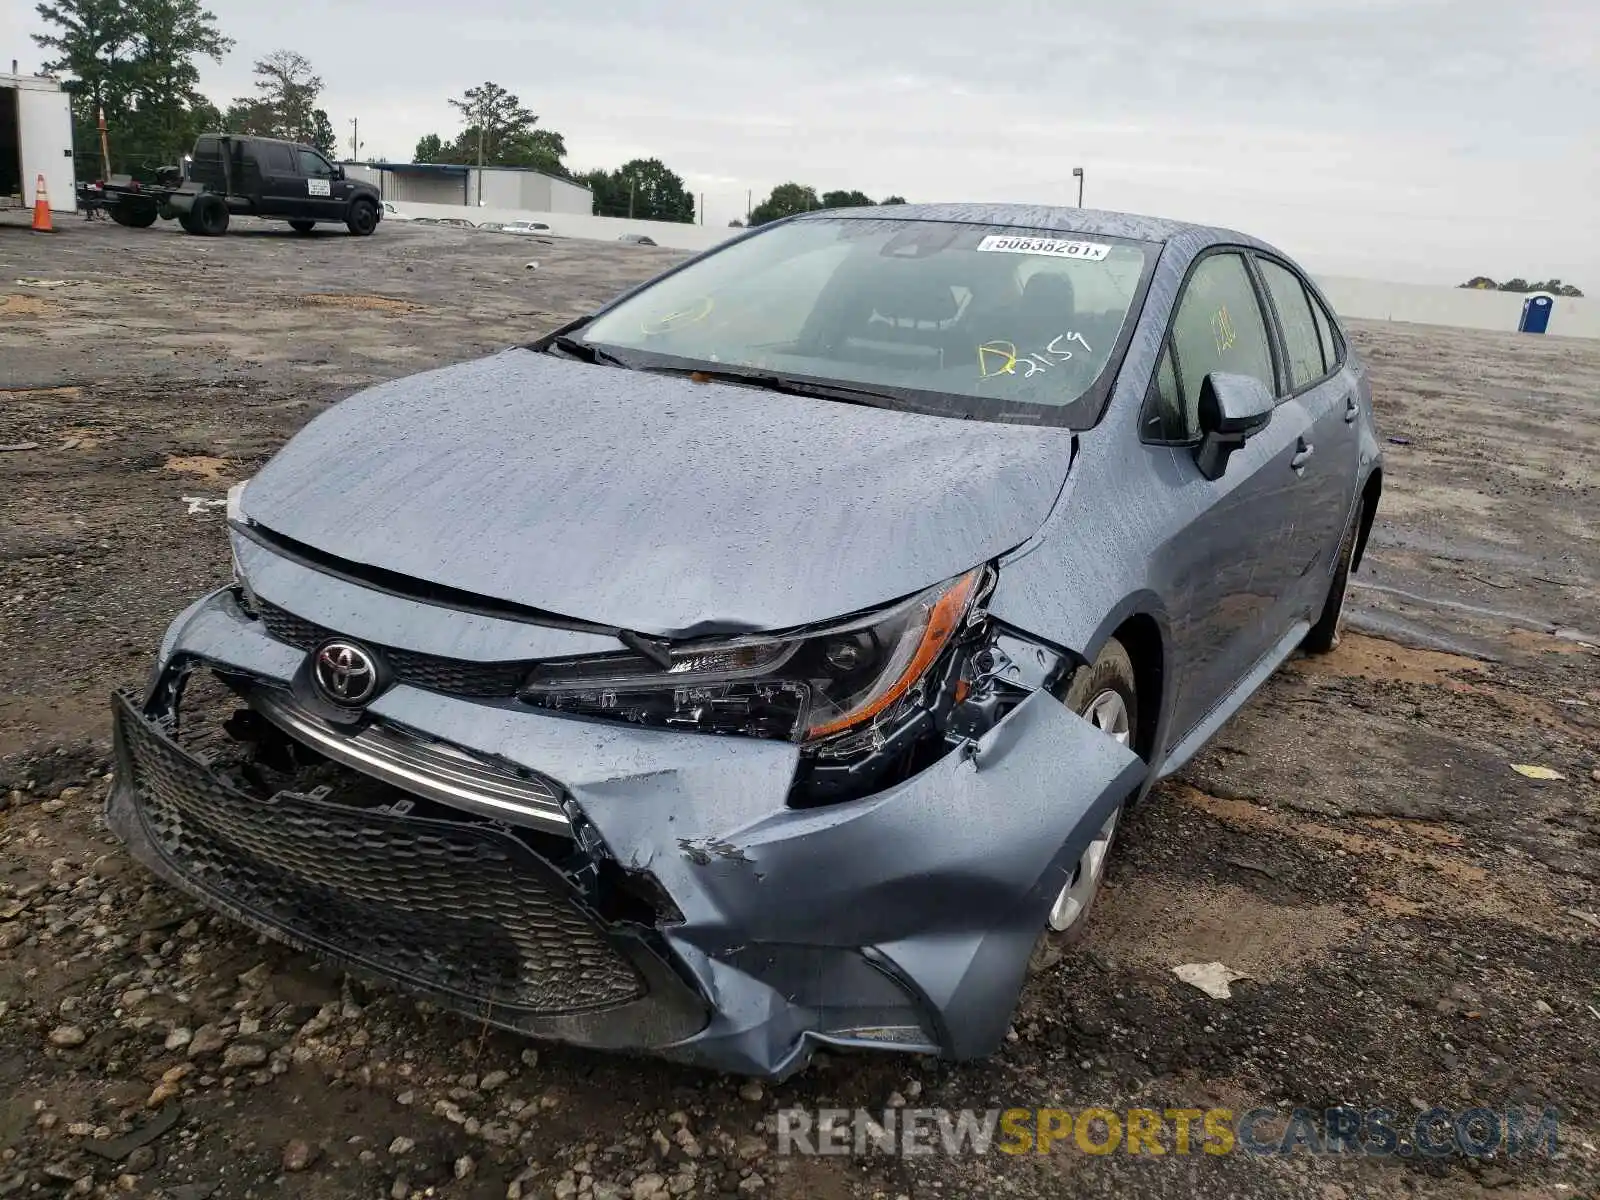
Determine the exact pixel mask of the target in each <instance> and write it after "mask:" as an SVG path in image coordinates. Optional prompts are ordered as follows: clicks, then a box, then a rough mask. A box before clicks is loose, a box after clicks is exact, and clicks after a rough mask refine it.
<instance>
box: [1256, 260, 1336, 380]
mask: <svg viewBox="0 0 1600 1200" xmlns="http://www.w3.org/2000/svg"><path fill="white" fill-rule="evenodd" d="M1256 261H1257V262H1258V263H1259V264H1260V265H1261V277H1262V278H1263V279H1264V280H1266V284H1267V294H1268V295H1270V296H1271V297H1272V307H1273V308H1275V309H1277V310H1278V323H1279V324H1280V325H1282V326H1283V345H1284V349H1285V350H1286V351H1287V352H1288V355H1289V382H1290V389H1291V390H1292V391H1296V392H1297V391H1299V390H1300V389H1301V388H1303V387H1306V386H1307V385H1309V384H1312V383H1315V382H1316V381H1317V380H1319V379H1321V378H1322V377H1323V376H1324V375H1326V374H1327V373H1328V366H1327V363H1326V362H1325V361H1324V359H1323V353H1322V337H1321V335H1320V334H1318V333H1317V322H1316V318H1315V317H1313V316H1312V315H1311V301H1310V300H1309V299H1307V298H1306V289H1305V285H1304V284H1302V283H1301V282H1300V277H1299V276H1298V275H1296V274H1295V273H1294V272H1293V271H1291V270H1289V269H1288V268H1287V267H1285V266H1284V265H1283V264H1282V263H1275V262H1273V261H1272V260H1271V259H1268V258H1260V259H1257V260H1256Z"/></svg>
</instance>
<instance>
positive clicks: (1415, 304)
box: [404, 180, 1600, 338]
mask: <svg viewBox="0 0 1600 1200" xmlns="http://www.w3.org/2000/svg"><path fill="white" fill-rule="evenodd" d="M553 182H554V183H555V184H556V186H557V187H559V186H561V184H560V181H559V180H557V181H553ZM573 190H575V191H580V192H582V193H583V195H584V196H585V197H587V196H588V195H589V193H588V192H587V190H585V189H581V188H578V189H573ZM404 208H405V211H406V213H408V214H409V215H411V216H414V217H465V218H466V219H467V220H469V221H472V222H474V223H477V222H482V221H498V222H500V223H501V224H504V223H505V222H507V221H543V222H544V223H545V224H547V225H549V226H550V229H551V232H552V233H554V234H556V235H558V236H560V237H572V238H592V239H595V240H598V241H603V242H614V241H616V240H617V239H618V238H619V237H621V236H622V235H623V234H625V233H643V234H648V235H649V236H650V237H652V238H654V239H655V240H656V242H657V243H659V244H660V245H662V246H670V247H672V248H674V249H677V250H692V251H700V250H709V249H710V248H711V247H712V246H715V245H718V244H719V243H721V242H725V241H727V240H728V239H729V238H731V237H736V236H738V235H739V234H741V233H743V232H744V231H743V230H741V229H730V228H727V227H726V226H709V225H681V224H678V223H676V222H670V221H630V220H627V219H626V218H623V217H596V216H590V215H588V209H587V208H585V209H584V210H583V211H582V212H581V213H579V212H560V211H552V210H550V209H510V208H506V209H499V208H493V209H492V208H487V207H486V208H482V209H474V208H463V207H461V206H459V205H456V206H442V205H429V204H407V205H405V206H404ZM1315 278H1316V281H1317V285H1318V286H1319V287H1320V288H1322V290H1323V292H1324V293H1325V294H1326V295H1327V297H1328V299H1329V300H1330V301H1331V302H1332V304H1333V307H1334V308H1335V310H1337V311H1338V313H1339V315H1340V316H1343V317H1351V318H1356V319H1359V320H1367V321H1412V322H1415V323H1417V324H1421V325H1450V326H1457V327H1460V328H1464V329H1497V330H1503V331H1506V332H1513V331H1515V330H1516V328H1517V323H1518V321H1519V320H1520V319H1521V316H1522V302H1523V301H1524V300H1525V299H1527V297H1526V296H1522V295H1519V294H1517V293H1514V292H1480V291H1474V290H1472V289H1469V288H1452V287H1441V286H1436V285H1432V284H1418V283H1388V282H1385V281H1383V280H1377V279H1354V278H1349V277H1345V276H1336V275H1318V276H1315ZM1549 333H1550V335H1552V336H1557V337H1584V338H1600V299H1595V298H1592V297H1583V298H1572V297H1567V296H1558V297H1556V300H1555V309H1554V311H1553V312H1552V313H1551V316H1550V328H1549ZM1529 336H1532V335H1529Z"/></svg>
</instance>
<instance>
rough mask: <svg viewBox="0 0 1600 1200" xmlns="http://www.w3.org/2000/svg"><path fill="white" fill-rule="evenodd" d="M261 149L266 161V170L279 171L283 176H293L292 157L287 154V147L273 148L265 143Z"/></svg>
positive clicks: (293, 164) (273, 146)
mask: <svg viewBox="0 0 1600 1200" xmlns="http://www.w3.org/2000/svg"><path fill="white" fill-rule="evenodd" d="M261 149H262V156H263V157H264V158H265V159H266V167H267V170H269V171H279V172H282V173H283V174H285V175H293V174H295V163H294V155H292V154H290V153H289V147H287V146H275V145H273V144H272V143H271V142H267V143H264V144H263V145H262V147H261Z"/></svg>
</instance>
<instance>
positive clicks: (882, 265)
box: [578, 217, 1156, 428]
mask: <svg viewBox="0 0 1600 1200" xmlns="http://www.w3.org/2000/svg"><path fill="white" fill-rule="evenodd" d="M1155 250H1156V248H1155V247H1153V246H1150V245H1148V244H1146V243H1142V242H1130V241H1126V240H1123V239H1119V238H1109V237H1089V236H1080V235H1067V234H1062V233H1060V232H1055V233H1052V232H1050V231H1033V230H1024V229H1015V228H1008V227H1003V226H990V225H968V224H957V223H951V222H939V221H907V220H897V219H879V218H837V217H836V218H821V219H804V220H799V221H793V222H790V223H788V224H784V225H780V226H777V227H775V228H774V229H772V230H770V231H768V232H764V233H760V234H757V235H756V236H754V237H751V238H748V239H745V240H743V241H740V242H737V243H735V244H733V245H731V246H729V247H727V248H726V249H724V250H720V251H718V252H717V253H715V254H712V255H710V256H708V257H707V258H704V259H702V260H700V261H699V262H696V263H693V264H691V265H689V266H687V267H685V268H684V269H683V270H681V271H678V272H676V273H674V274H672V275H668V276H666V277H665V278H663V279H661V280H660V281H658V282H656V283H654V284H650V285H647V286H646V287H645V288H644V289H643V290H642V291H640V292H638V293H637V294H636V295H634V296H631V297H629V298H628V299H625V300H623V301H621V302H620V303H618V304H617V305H616V306H615V307H613V308H611V309H610V310H609V311H607V312H605V313H602V314H601V315H600V316H599V317H597V318H595V319H594V320H593V321H592V322H590V323H589V324H588V325H586V326H584V327H583V328H582V329H581V330H579V331H578V336H579V337H580V338H581V339H582V340H583V341H584V342H587V343H589V344H590V345H594V346H601V347H604V348H605V349H606V350H608V351H611V352H613V353H614V354H615V355H616V357H617V358H619V359H621V360H622V361H624V362H626V363H627V364H629V365H637V366H643V367H649V366H664V365H678V366H695V365H699V366H704V367H706V368H707V369H712V370H723V371H735V372H737V371H754V372H760V373H764V374H772V375H778V376H781V377H783V378H785V379H794V380H816V381H831V382H835V383H844V384H848V385H850V386H852V387H857V388H862V389H870V390H873V391H876V392H879V393H882V394H884V395H885V396H888V397H893V398H897V399H899V400H900V401H901V402H902V404H903V406H904V407H908V408H915V409H921V410H925V411H932V412H938V413H941V414H947V415H951V416H961V417H976V418H980V419H987V420H1007V421H1033V422H1037V423H1040V424H1052V425H1070V426H1074V427H1078V428H1082V427H1084V426H1086V425H1091V424H1093V423H1094V421H1095V420H1097V419H1098V417H1099V413H1100V408H1101V402H1102V401H1103V399H1104V394H1105V390H1106V388H1107V387H1108V386H1109V381H1110V379H1111V378H1112V377H1114V375H1115V370H1114V366H1115V364H1114V362H1113V359H1114V357H1115V356H1116V354H1117V352H1118V349H1119V347H1120V346H1122V345H1124V344H1125V341H1126V339H1125V338H1124V336H1123V334H1124V332H1125V328H1126V326H1127V325H1128V324H1129V314H1130V312H1131V311H1135V301H1136V300H1137V299H1138V298H1139V297H1140V296H1141V295H1142V293H1143V290H1144V287H1145V284H1146V277H1147V274H1148V270H1149V268H1150V267H1151V265H1153V263H1154V260H1155ZM1108 368H1109V369H1108Z"/></svg>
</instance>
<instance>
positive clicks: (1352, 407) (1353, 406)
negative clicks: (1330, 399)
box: [1344, 396, 1361, 425]
mask: <svg viewBox="0 0 1600 1200" xmlns="http://www.w3.org/2000/svg"><path fill="white" fill-rule="evenodd" d="M1360 414H1361V406H1360V405H1359V404H1357V403H1356V398H1355V397H1354V396H1346V397H1345V398H1344V423H1345V424H1346V425H1349V424H1351V423H1352V422H1353V421H1354V420H1355V419H1356V417H1358V416H1359V415H1360Z"/></svg>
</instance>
